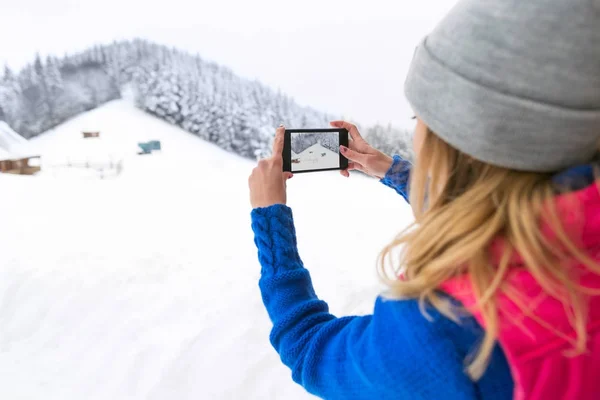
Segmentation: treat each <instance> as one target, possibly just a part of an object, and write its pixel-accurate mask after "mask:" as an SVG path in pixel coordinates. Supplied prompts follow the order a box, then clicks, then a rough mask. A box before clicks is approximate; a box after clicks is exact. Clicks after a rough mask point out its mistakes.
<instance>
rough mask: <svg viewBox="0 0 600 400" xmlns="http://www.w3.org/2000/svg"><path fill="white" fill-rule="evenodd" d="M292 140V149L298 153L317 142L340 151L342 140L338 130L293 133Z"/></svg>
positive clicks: (332, 149)
mask: <svg viewBox="0 0 600 400" xmlns="http://www.w3.org/2000/svg"><path fill="white" fill-rule="evenodd" d="M290 142H291V143H290V145H291V147H292V151H293V152H294V153H296V154H300V153H302V152H303V151H304V150H306V149H308V148H309V147H310V146H312V145H314V144H315V143H320V144H321V146H323V147H325V148H326V149H329V150H331V151H333V152H334V153H339V152H340V140H339V134H338V133H337V132H333V133H331V132H324V133H292V135H291V140H290Z"/></svg>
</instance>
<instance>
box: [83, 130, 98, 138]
mask: <svg viewBox="0 0 600 400" xmlns="http://www.w3.org/2000/svg"><path fill="white" fill-rule="evenodd" d="M82 133H83V138H84V139H89V138H97V137H100V132H98V131H83V132H82Z"/></svg>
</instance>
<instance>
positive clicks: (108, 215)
mask: <svg viewBox="0 0 600 400" xmlns="http://www.w3.org/2000/svg"><path fill="white" fill-rule="evenodd" d="M83 129H95V130H99V131H100V132H101V138H100V139H86V140H87V142H85V143H83V142H84V139H82V138H81V130H83ZM92 140H97V141H96V142H93V141H92ZM146 140H161V142H162V148H163V151H162V153H159V154H152V155H145V156H138V155H136V154H135V153H136V151H137V149H136V144H137V142H138V141H146ZM82 144H85V145H86V146H88V147H91V146H92V145H93V144H98V145H99V146H100V147H94V149H97V148H101V149H102V151H101V154H104V155H114V156H115V157H119V158H120V159H122V160H123V172H122V174H121V175H120V176H118V177H116V178H115V179H105V180H100V179H97V178H92V179H90V177H89V176H86V179H81V178H79V177H78V178H77V179H72V177H71V176H67V175H65V174H64V173H61V172H60V171H59V170H58V169H57V168H56V167H53V166H52V165H54V164H52V163H51V161H50V160H52V162H54V161H56V160H61V159H65V158H66V157H71V156H75V155H80V154H81V152H82V149H81V145H82ZM30 145H31V147H32V149H33V150H34V151H35V152H38V153H40V154H42V155H43V157H44V158H43V160H44V167H45V168H44V171H45V172H44V173H42V174H41V175H39V176H32V177H23V176H6V175H0V190H1V192H2V194H3V196H2V202H1V206H0V221H1V225H0V226H1V227H2V228H1V229H0V243H2V246H1V248H2V250H1V251H0V354H1V355H0V376H1V377H2V385H1V387H0V398H3V399H44V400H51V399H61V400H65V399H178V400H180V399H181V400H183V399H211V400H212V399H260V400H265V399H283V398H285V399H292V400H293V399H309V398H311V396H309V395H307V394H306V393H305V392H304V391H303V389H301V388H300V387H298V386H296V385H295V384H294V383H293V382H292V380H291V377H290V373H289V371H288V370H287V368H285V367H284V366H283V365H282V364H281V363H280V361H279V358H278V356H277V355H276V353H275V352H274V351H273V350H272V348H271V347H270V344H269V340H268V335H269V329H270V322H269V320H268V317H267V315H266V312H265V310H264V309H263V306H262V303H261V299H260V294H259V291H258V285H257V281H258V278H259V270H260V269H259V265H258V262H257V259H256V250H255V248H254V244H253V242H252V232H251V230H250V225H249V212H250V206H249V203H248V193H247V177H248V175H249V173H250V171H251V169H252V168H253V166H254V163H252V162H250V161H247V160H245V159H242V158H239V157H237V156H235V155H232V154H230V153H226V152H224V151H222V150H220V149H219V148H217V147H216V146H214V145H211V144H208V143H206V142H204V141H202V140H201V139H199V138H198V137H196V136H193V135H191V134H188V133H186V132H184V131H182V130H180V129H178V128H176V127H173V126H171V125H168V124H166V123H165V122H162V121H160V120H157V119H155V118H153V117H151V116H148V115H146V114H144V113H143V112H142V111H139V110H137V109H135V108H134V106H133V105H131V104H129V103H128V102H125V101H116V102H112V103H109V104H107V105H106V106H104V107H101V108H99V109H96V110H94V111H92V112H89V113H86V114H84V115H81V116H79V117H77V118H76V119H74V120H71V121H69V122H67V123H65V124H63V125H62V126H59V127H58V128H56V129H55V130H53V131H50V132H48V133H46V134H43V135H41V136H39V137H38V138H35V139H33V140H31V141H30ZM288 199H289V200H288V202H289V204H290V206H291V207H292V208H293V209H294V213H295V218H296V224H297V232H298V242H299V247H300V253H301V255H302V257H303V260H304V262H305V265H306V266H307V267H308V268H309V269H310V270H311V273H312V276H313V277H314V281H315V288H316V290H317V293H318V294H319V295H320V296H321V297H322V298H323V299H325V300H327V301H328V302H329V304H330V306H331V309H332V311H333V312H334V313H336V314H338V315H347V314H353V313H368V312H370V311H371V310H372V305H373V301H374V298H375V296H376V295H377V293H378V292H379V291H380V289H381V287H380V286H379V284H378V281H377V278H376V273H375V264H374V263H375V258H376V255H377V253H378V251H379V250H380V249H381V247H382V246H383V245H384V244H385V243H386V242H387V241H388V240H390V239H391V238H392V237H393V235H394V234H396V233H397V232H398V231H399V230H400V229H401V228H402V227H403V226H404V225H405V224H406V223H407V222H408V220H409V219H410V213H409V209H408V206H406V205H405V204H403V202H402V200H401V198H400V197H399V196H398V195H397V194H395V193H394V192H393V191H392V190H390V189H387V188H385V187H384V186H383V185H381V184H379V183H378V182H376V181H375V180H370V179H367V178H364V177H361V176H352V177H351V178H350V179H345V178H343V177H341V176H340V175H339V174H338V173H337V172H324V173H315V174H299V175H297V176H296V177H294V179H292V180H291V181H290V182H289V183H288Z"/></svg>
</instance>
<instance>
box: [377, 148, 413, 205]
mask: <svg viewBox="0 0 600 400" xmlns="http://www.w3.org/2000/svg"><path fill="white" fill-rule="evenodd" d="M411 168H412V164H411V163H410V162H409V161H406V160H404V159H402V157H400V156H398V155H396V156H394V161H393V163H392V166H391V167H390V169H389V170H388V172H386V174H385V176H384V177H383V178H382V179H381V180H380V182H381V183H383V184H384V185H386V186H388V187H391V188H392V189H394V190H395V191H396V192H397V193H398V194H399V195H400V196H402V197H404V199H405V200H406V201H407V202H408V201H409V200H408V199H409V196H408V183H409V179H410V170H411Z"/></svg>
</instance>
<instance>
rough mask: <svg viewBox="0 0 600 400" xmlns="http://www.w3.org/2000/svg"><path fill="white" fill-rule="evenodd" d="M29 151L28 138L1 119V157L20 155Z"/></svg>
mask: <svg viewBox="0 0 600 400" xmlns="http://www.w3.org/2000/svg"><path fill="white" fill-rule="evenodd" d="M27 152H28V146H27V140H25V139H24V138H23V137H22V136H21V135H19V134H18V133H16V132H15V131H13V130H12V128H11V127H10V126H8V124H7V123H6V122H4V121H0V159H3V158H11V157H15V156H16V157H18V156H20V155H24V154H25V153H27Z"/></svg>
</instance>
